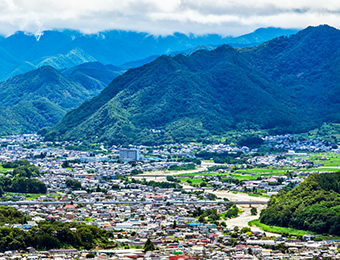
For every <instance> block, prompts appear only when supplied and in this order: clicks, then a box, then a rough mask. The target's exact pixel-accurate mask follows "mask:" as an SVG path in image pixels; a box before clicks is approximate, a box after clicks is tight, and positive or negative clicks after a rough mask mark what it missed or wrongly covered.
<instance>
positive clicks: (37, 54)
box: [0, 29, 293, 81]
mask: <svg viewBox="0 0 340 260" xmlns="http://www.w3.org/2000/svg"><path fill="white" fill-rule="evenodd" d="M292 31H293V30H285V29H277V32H276V33H274V34H271V35H270V36H269V37H275V36H279V35H285V34H289V33H292ZM249 35H250V36H245V37H251V34H249ZM231 39H233V38H224V37H222V36H219V35H213V34H212V35H203V36H194V35H185V34H180V33H175V34H173V35H169V36H159V37H154V36H153V35H149V34H147V33H137V32H128V31H106V32H100V33H98V34H90V35H84V34H82V33H80V32H78V31H72V30H64V31H62V30H61V31H57V30H54V31H53V30H52V31H44V32H42V34H41V35H40V36H39V37H36V36H34V35H32V34H26V33H24V32H17V33H15V34H13V35H11V36H9V37H7V38H3V39H2V40H1V41H0V68H1V70H0V80H1V81H2V80H5V79H8V78H9V77H11V76H15V75H17V74H21V73H25V72H27V71H29V70H33V69H36V68H38V67H40V66H43V65H52V66H53V67H55V68H57V69H63V68H68V67H71V66H76V65H79V64H81V63H84V62H94V61H98V62H100V63H103V64H114V65H120V64H125V63H129V62H134V61H138V60H143V59H147V58H148V57H150V56H153V55H157V56H158V55H162V54H168V53H171V52H174V51H182V50H186V49H190V48H194V47H196V46H197V45H202V44H214V45H220V44H223V43H227V42H228V41H230V40H231ZM254 39H255V38H254ZM264 39H265V38H263V39H260V41H257V42H255V43H253V44H250V43H248V44H246V45H247V46H250V45H254V44H258V43H261V42H263V40H264ZM255 40H256V39H255ZM235 41H236V40H235ZM136 42H138V45H136V44H135V43H136ZM55 43H58V44H55ZM235 44H236V43H235ZM249 44H250V45H249Z"/></svg>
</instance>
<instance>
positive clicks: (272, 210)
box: [260, 172, 340, 235]
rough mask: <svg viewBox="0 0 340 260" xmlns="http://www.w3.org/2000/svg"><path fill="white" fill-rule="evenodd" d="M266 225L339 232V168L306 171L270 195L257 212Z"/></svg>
mask: <svg viewBox="0 0 340 260" xmlns="http://www.w3.org/2000/svg"><path fill="white" fill-rule="evenodd" d="M260 221H261V222H262V223H264V224H267V225H275V226H282V227H292V228H296V229H303V230H309V231H313V232H316V233H320V234H322V233H328V234H333V235H340V172H337V173H322V174H316V173H315V174H312V175H309V176H308V177H307V178H306V179H305V180H304V181H303V182H302V183H300V184H299V185H298V186H297V187H295V188H294V189H292V190H290V191H288V190H282V191H280V192H279V193H278V194H277V195H276V196H273V197H272V198H271V199H270V201H269V204H268V207H267V208H266V209H264V210H263V211H262V212H261V216H260Z"/></svg>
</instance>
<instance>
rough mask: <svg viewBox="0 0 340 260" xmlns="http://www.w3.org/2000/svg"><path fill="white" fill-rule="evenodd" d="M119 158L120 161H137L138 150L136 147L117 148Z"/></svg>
mask: <svg viewBox="0 0 340 260" xmlns="http://www.w3.org/2000/svg"><path fill="white" fill-rule="evenodd" d="M119 159H121V160H122V161H138V160H139V150H138V149H119Z"/></svg>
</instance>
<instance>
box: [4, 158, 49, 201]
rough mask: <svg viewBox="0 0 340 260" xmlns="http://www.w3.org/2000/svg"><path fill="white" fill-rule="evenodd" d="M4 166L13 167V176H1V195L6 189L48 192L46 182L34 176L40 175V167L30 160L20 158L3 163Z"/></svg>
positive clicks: (23, 191) (10, 190)
mask: <svg viewBox="0 0 340 260" xmlns="http://www.w3.org/2000/svg"><path fill="white" fill-rule="evenodd" d="M3 167H4V168H13V171H12V172H10V173H11V175H12V176H11V177H5V176H1V177H0V195H2V193H3V192H4V191H7V192H19V193H46V192H47V187H46V185H45V183H43V182H42V181H39V180H37V179H33V178H32V177H38V176H40V172H39V168H38V167H36V166H34V165H31V164H30V163H29V162H28V161H25V160H20V161H15V162H7V163H4V164H3Z"/></svg>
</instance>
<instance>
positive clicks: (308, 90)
mask: <svg viewBox="0 0 340 260" xmlns="http://www.w3.org/2000/svg"><path fill="white" fill-rule="evenodd" d="M339 50H340V31H339V30H337V29H335V28H332V27H329V26H327V25H324V26H318V27H308V28H306V29H305V30H302V31H300V32H298V33H297V34H295V35H291V36H288V37H287V36H283V37H279V38H276V39H273V40H271V41H268V42H266V43H263V44H261V45H259V46H255V47H248V48H233V47H231V46H227V45H223V46H221V47H218V48H216V49H214V50H212V51H207V50H199V51H196V52H194V53H193V54H191V55H190V56H185V55H181V54H180V55H177V56H174V57H171V56H161V57H159V58H157V59H156V60H155V61H153V62H151V63H149V64H146V65H144V66H142V67H138V68H135V69H130V70H128V71H127V72H126V73H124V74H123V75H121V76H118V77H117V78H115V79H114V80H113V82H112V83H111V84H110V85H109V86H108V87H107V88H105V89H104V90H103V91H102V92H101V94H100V95H98V96H96V97H94V98H93V99H91V100H90V101H87V102H85V103H83V104H82V105H81V106H80V107H79V108H77V109H75V110H72V111H71V112H69V113H67V114H66V116H65V117H64V118H63V120H61V121H60V122H59V123H58V124H57V125H56V126H55V127H53V128H52V129H50V130H49V131H47V133H45V134H46V138H47V139H50V140H58V139H68V140H91V141H102V142H106V143H110V144H123V143H143V144H155V143H163V142H174V141H176V142H183V141H194V140H200V139H202V138H205V137H208V136H211V135H220V134H223V133H224V132H226V131H227V130H229V129H235V128H237V129H239V128H241V129H247V128H251V129H267V130H269V131H270V132H271V133H286V132H301V131H305V130H308V129H311V128H314V127H316V126H319V125H320V124H321V123H322V122H339V121H340V112H339V111H340V87H339V84H340V78H339V75H340V74H339V70H340V64H339V62H340V51H339Z"/></svg>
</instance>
